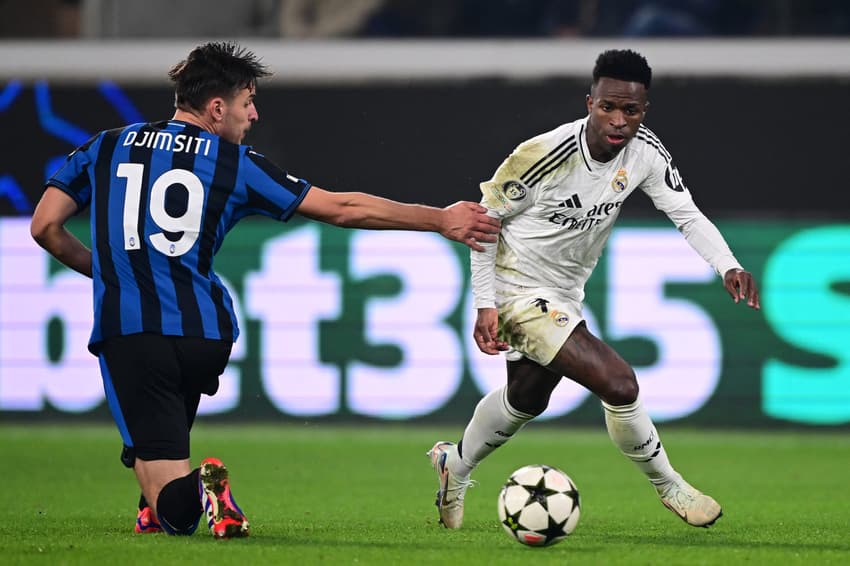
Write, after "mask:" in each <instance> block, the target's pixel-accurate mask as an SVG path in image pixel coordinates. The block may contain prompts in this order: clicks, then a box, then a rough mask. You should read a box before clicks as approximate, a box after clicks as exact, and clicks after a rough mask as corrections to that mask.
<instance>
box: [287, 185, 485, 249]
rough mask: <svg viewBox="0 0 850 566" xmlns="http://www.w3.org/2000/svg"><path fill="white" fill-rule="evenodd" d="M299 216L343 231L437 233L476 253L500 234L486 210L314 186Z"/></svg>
mask: <svg viewBox="0 0 850 566" xmlns="http://www.w3.org/2000/svg"><path fill="white" fill-rule="evenodd" d="M298 212H299V213H301V214H303V215H304V216H306V217H308V218H312V219H313V220H319V221H321V222H327V223H328V224H333V225H335V226H341V227H344V228H367V229H372V230H416V231H423V232H437V233H439V234H440V235H442V236H443V237H445V238H448V239H449V240H454V241H456V242H460V243H462V244H466V245H467V246H469V247H470V248H472V249H473V250H476V251H482V250H483V249H484V248H482V247H481V244H480V243H479V242H495V241H496V236H497V234H498V233H499V221H498V220H496V219H495V218H490V217H489V216H487V214H486V212H487V209H485V208H484V207H483V206H481V205H479V204H477V203H474V202H466V201H460V202H456V203H455V204H453V205H451V206H447V207H445V208H436V207H433V206H426V205H423V204H406V203H401V202H397V201H394V200H390V199H385V198H381V197H377V196H374V195H370V194H367V193H334V192H331V191H326V190H324V189H321V188H319V187H316V186H314V187H312V188H311V189H310V191H309V192H308V193H307V195H306V196H305V197H304V200H303V201H302V202H301V204H300V205H299V206H298Z"/></svg>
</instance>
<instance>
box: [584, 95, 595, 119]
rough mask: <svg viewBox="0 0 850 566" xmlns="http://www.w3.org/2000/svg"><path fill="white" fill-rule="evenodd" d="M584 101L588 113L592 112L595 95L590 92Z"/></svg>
mask: <svg viewBox="0 0 850 566" xmlns="http://www.w3.org/2000/svg"><path fill="white" fill-rule="evenodd" d="M584 103H585V104H586V105H587V113H588V114H590V111H591V110H593V96H591V95H589V94H588V95H587V96H585V97H584Z"/></svg>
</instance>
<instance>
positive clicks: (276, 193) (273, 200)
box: [243, 149, 312, 222]
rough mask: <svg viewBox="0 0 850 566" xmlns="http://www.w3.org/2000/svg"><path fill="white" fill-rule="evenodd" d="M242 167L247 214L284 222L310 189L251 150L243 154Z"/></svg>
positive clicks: (303, 182) (308, 185) (301, 180)
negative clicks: (246, 198) (246, 197)
mask: <svg viewBox="0 0 850 566" xmlns="http://www.w3.org/2000/svg"><path fill="white" fill-rule="evenodd" d="M243 166H244V171H245V173H244V175H245V177H244V182H245V189H246V191H247V193H248V202H247V208H248V210H247V211H246V213H247V214H261V215H263V216H269V217H271V218H276V219H278V220H282V221H284V222H285V221H286V220H289V218H290V217H291V216H292V214H293V213H294V212H295V209H296V208H298V205H299V204H301V201H302V200H303V199H304V197H305V196H306V195H307V191H309V190H310V187H311V186H312V185H311V184H310V183H309V182H308V181H306V180H304V179H300V178H298V177H295V176H293V175H290V174H289V173H287V172H286V171H284V170H283V169H281V168H280V167H278V166H277V165H275V164H274V163H272V162H271V161H269V160H268V159H266V157H265V156H263V155H261V154H259V153H257V152H255V151H254V150H251V149H249V150H248V151H247V152H246V153H245V157H244V161H243Z"/></svg>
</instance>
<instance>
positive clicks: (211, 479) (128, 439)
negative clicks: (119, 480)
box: [32, 43, 498, 538]
mask: <svg viewBox="0 0 850 566" xmlns="http://www.w3.org/2000/svg"><path fill="white" fill-rule="evenodd" d="M268 74H269V72H268V70H267V69H266V67H265V66H264V65H263V64H262V63H261V62H260V61H259V60H258V59H257V58H256V56H255V55H254V54H253V53H251V52H249V51H246V50H244V49H242V48H241V47H239V46H238V45H236V44H232V43H208V44H205V45H202V46H199V47H197V48H196V49H194V50H193V51H192V52H191V53H190V54H189V56H188V58H187V59H186V60H184V61H181V62H180V63H178V64H177V65H176V66H175V67H174V68H172V69H171V71H170V72H169V77H170V78H171V79H172V81H173V82H174V84H175V106H176V108H177V110H176V112H175V114H174V117H173V118H172V119H171V120H164V121H161V122H152V123H145V124H133V125H130V126H127V127H125V128H121V129H115V130H108V131H104V132H100V133H99V134H97V135H96V136H94V137H93V138H92V139H91V140H89V141H88V142H86V143H85V144H83V145H82V146H81V147H79V148H78V149H77V150H75V151H74V152H73V153H71V155H70V156H69V157H68V159H67V161H66V162H65V164H64V165H63V166H62V168H61V169H59V171H57V172H56V173H55V174H54V175H53V176H52V177H51V178H50V179H49V180H48V182H47V188H46V190H45V192H44V195H43V196H42V199H41V201H40V202H39V204H38V206H37V208H36V211H35V213H34V215H33V219H32V234H33V237H34V238H35V239H36V241H37V242H38V243H39V244H40V245H41V246H42V247H44V248H45V249H46V250H47V251H48V252H50V253H51V254H52V255H53V256H54V257H56V258H57V259H58V260H59V261H61V262H62V263H64V264H65V265H67V266H68V267H70V268H72V269H74V270H76V271H78V272H80V273H82V274H84V275H87V276H89V277H91V278H92V279H93V282H94V328H93V331H92V335H91V340H90V342H89V349H90V350H91V352H92V353H93V354H95V355H97V356H98V357H99V360H100V367H101V372H102V376H103V383H104V390H105V392H106V397H107V400H108V403H109V407H110V409H111V411H112V414H113V417H114V419H115V422H116V424H117V425H118V428H119V430H120V432H121V436H122V440H123V443H124V450H123V452H122V461H123V462H124V464H125V465H126V466H128V467H132V468H133V469H134V470H135V472H136V476H137V478H138V480H139V485H140V486H141V489H142V499H141V501H140V504H139V515H138V519H137V523H136V531H137V532H154V531H158V530H160V529H161V530H164V531H166V532H168V533H171V534H191V533H192V532H194V530H195V528H196V527H197V525H198V522H199V520H200V517H201V515H202V514H204V513H206V518H207V522H208V525H209V527H210V530H211V532H212V534H213V535H214V536H215V537H217V538H230V537H238V536H247V535H248V532H249V530H248V521H247V519H246V518H245V515H244V514H243V513H242V511H241V510H240V509H239V507H238V506H237V505H236V503H235V501H234V500H233V497H232V495H231V493H230V486H229V478H228V472H227V469H226V468H225V466H224V465H223V464H222V462H221V461H220V460H218V459H216V458H207V459H205V460H203V461H202V462H201V465H200V467H199V468H195V469H194V470H192V469H191V466H190V463H189V462H190V461H189V444H190V443H189V431H190V429H191V426H192V422H193V421H194V418H195V414H196V412H197V409H198V404H199V402H200V398H201V394H208V395H212V394H214V393H215V391H216V390H217V388H218V378H219V375H221V373H222V372H223V371H224V369H225V366H226V365H227V361H228V358H229V356H230V350H231V347H232V345H233V342H234V341H235V340H236V338H237V336H238V334H239V330H238V328H237V323H236V316H235V314H234V311H233V304H232V301H231V299H230V296H229V294H228V291H227V288H226V287H225V286H224V285H223V284H222V282H221V280H220V279H219V278H218V276H216V274H215V272H214V271H213V268H212V266H213V257H214V255H215V253H216V252H217V251H218V249H219V248H220V246H221V244H222V241H223V239H224V236H225V234H227V232H228V231H229V230H230V229H231V228H232V227H233V226H234V225H235V224H236V222H238V221H239V220H240V219H241V218H243V217H245V216H248V215H254V214H260V215H264V216H269V217H272V218H276V219H279V220H281V221H286V220H288V219H289V218H290V216H291V215H292V214H293V213H295V212H296V211H297V212H298V213H300V214H302V215H304V216H307V217H309V218H312V219H315V220H319V221H322V222H328V223H330V224H334V225H337V226H344V227H352V228H369V229H400V230H426V231H434V232H439V233H440V234H442V235H443V236H445V237H446V238H449V239H452V240H456V241H459V242H463V243H465V244H467V245H468V246H470V247H471V248H473V249H477V250H481V249H483V248H481V246H480V245H479V241H482V242H494V241H495V236H494V234H495V233H497V232H498V222H497V221H495V220H493V219H491V218H489V217H487V216H486V214H485V209H484V208H483V207H481V206H479V205H478V204H476V203H471V202H459V203H456V204H454V205H452V206H449V207H446V208H442V209H439V208H433V207H429V206H423V205H410V204H403V203H399V202H395V201H391V200H387V199H383V198H379V197H375V196H372V195H368V194H365V193H333V192H329V191H326V190H323V189H321V188H318V187H315V186H311V184H310V183H308V182H307V181H305V180H303V179H300V178H297V177H294V176H292V175H290V174H288V173H287V172H285V171H283V170H282V169H280V168H278V167H277V166H276V165H274V164H273V163H271V162H270V161H269V160H268V159H266V158H265V157H264V156H263V155H261V154H259V153H257V152H255V151H254V150H253V149H252V148H251V147H249V146H247V145H242V141H243V139H244V137H245V135H246V134H247V132H248V130H249V129H250V128H251V126H252V125H253V124H254V122H256V121H257V120H258V118H259V116H258V114H257V109H256V107H255V105H254V96H255V93H256V84H257V80H258V79H259V78H262V77H265V76H267V75H268ZM87 207H90V208H91V241H92V249H91V250H89V249H88V248H86V247H85V246H84V245H83V244H82V243H81V242H80V241H79V240H78V239H76V238H75V237H74V236H73V235H71V234H70V232H68V231H67V229H66V228H65V227H64V225H65V222H66V221H67V220H68V219H69V218H70V217H71V216H73V215H74V214H76V213H77V212H79V211H81V210H83V209H85V208H87ZM199 494H200V496H199Z"/></svg>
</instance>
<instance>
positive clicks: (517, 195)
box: [502, 181, 527, 200]
mask: <svg viewBox="0 0 850 566" xmlns="http://www.w3.org/2000/svg"><path fill="white" fill-rule="evenodd" d="M502 192H504V193H505V197H507V198H508V200H521V199H524V198H525V195H526V192H527V191H526V190H525V186H524V185H523V184H522V183H520V182H519V181H508V182H506V183H505V184H504V185H502Z"/></svg>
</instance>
